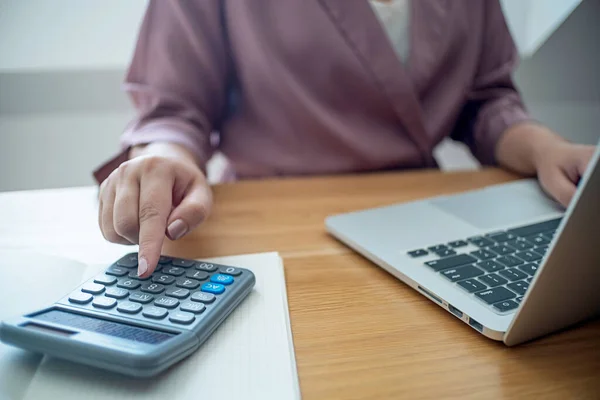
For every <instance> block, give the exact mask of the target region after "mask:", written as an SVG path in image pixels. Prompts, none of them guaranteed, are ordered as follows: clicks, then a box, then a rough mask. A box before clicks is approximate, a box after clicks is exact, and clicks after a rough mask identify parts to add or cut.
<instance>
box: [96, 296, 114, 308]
mask: <svg viewBox="0 0 600 400" xmlns="http://www.w3.org/2000/svg"><path fill="white" fill-rule="evenodd" d="M92 305H93V306H94V307H98V308H113V307H114V306H115V305H117V301H116V300H115V299H111V298H110V297H97V298H95V299H94V301H93V302H92Z"/></svg>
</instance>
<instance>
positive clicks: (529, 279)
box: [525, 278, 533, 283]
mask: <svg viewBox="0 0 600 400" xmlns="http://www.w3.org/2000/svg"><path fill="white" fill-rule="evenodd" d="M532 280H533V278H527V279H525V282H527V283H531V281H532Z"/></svg>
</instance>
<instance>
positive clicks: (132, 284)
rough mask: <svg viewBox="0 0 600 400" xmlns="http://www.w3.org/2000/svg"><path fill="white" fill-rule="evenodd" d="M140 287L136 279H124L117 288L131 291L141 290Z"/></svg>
mask: <svg viewBox="0 0 600 400" xmlns="http://www.w3.org/2000/svg"><path fill="white" fill-rule="evenodd" d="M140 285H141V283H140V282H139V281H136V280H134V279H124V280H122V281H121V282H119V283H117V287H120V288H123V289H131V290H134V289H137V288H139V287H140Z"/></svg>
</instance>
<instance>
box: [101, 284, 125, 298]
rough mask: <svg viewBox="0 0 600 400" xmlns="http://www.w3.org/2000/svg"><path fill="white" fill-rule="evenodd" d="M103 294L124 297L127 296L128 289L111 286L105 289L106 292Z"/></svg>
mask: <svg viewBox="0 0 600 400" xmlns="http://www.w3.org/2000/svg"><path fill="white" fill-rule="evenodd" d="M104 295H105V296H106V297H112V298H115V299H124V298H125V297H127V296H129V291H128V290H125V289H120V288H116V287H113V288H108V289H106V293H104Z"/></svg>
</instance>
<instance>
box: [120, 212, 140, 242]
mask: <svg viewBox="0 0 600 400" xmlns="http://www.w3.org/2000/svg"><path fill="white" fill-rule="evenodd" d="M138 231H139V224H138V219H137V216H132V215H126V216H123V217H119V218H117V220H116V221H115V232H117V233H118V234H119V235H121V236H127V237H128V236H135V235H136V234H137V233H138Z"/></svg>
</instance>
